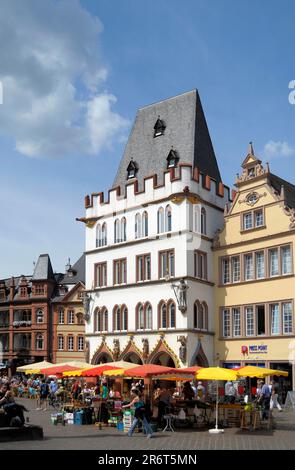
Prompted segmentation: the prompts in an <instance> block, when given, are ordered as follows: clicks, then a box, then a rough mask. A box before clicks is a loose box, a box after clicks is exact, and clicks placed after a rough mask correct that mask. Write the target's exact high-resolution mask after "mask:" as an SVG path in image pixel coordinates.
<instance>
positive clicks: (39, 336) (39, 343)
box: [36, 333, 44, 349]
mask: <svg viewBox="0 0 295 470" xmlns="http://www.w3.org/2000/svg"><path fill="white" fill-rule="evenodd" d="M36 349H44V337H43V334H42V333H37V334H36Z"/></svg>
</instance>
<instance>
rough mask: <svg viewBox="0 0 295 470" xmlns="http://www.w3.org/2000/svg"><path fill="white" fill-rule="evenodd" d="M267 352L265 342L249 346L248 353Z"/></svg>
mask: <svg viewBox="0 0 295 470" xmlns="http://www.w3.org/2000/svg"><path fill="white" fill-rule="evenodd" d="M257 353H260V354H267V345H266V344H254V345H250V346H249V354H257Z"/></svg>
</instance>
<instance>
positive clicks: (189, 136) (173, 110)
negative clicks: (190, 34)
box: [113, 90, 221, 189]
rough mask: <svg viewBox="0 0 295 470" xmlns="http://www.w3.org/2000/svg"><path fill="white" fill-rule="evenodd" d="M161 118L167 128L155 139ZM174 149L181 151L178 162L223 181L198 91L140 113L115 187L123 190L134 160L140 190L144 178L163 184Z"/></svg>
mask: <svg viewBox="0 0 295 470" xmlns="http://www.w3.org/2000/svg"><path fill="white" fill-rule="evenodd" d="M159 117H160V119H161V120H163V121H164V122H165V125H166V128H165V131H164V134H163V135H160V136H158V137H154V126H155V123H156V122H157V119H158V118H159ZM172 146H173V148H174V150H176V151H177V152H178V155H179V163H190V164H191V165H192V166H193V167H198V168H199V170H200V171H201V172H202V173H203V174H206V175H209V176H211V177H212V178H214V179H216V180H217V181H218V182H219V181H221V176H220V172H219V168H218V165H217V161H216V157H215V153H214V149H213V146H212V142H211V138H210V134H209V131H208V127H207V123H206V119H205V116H204V113H203V109H202V104H201V101H200V97H199V93H198V91H197V90H192V91H190V92H187V93H184V94H182V95H178V96H175V97H173V98H169V99H167V100H164V101H160V102H158V103H155V104H151V105H149V106H145V107H144V108H141V109H139V110H138V112H137V115H136V118H135V122H134V125H133V128H132V130H131V133H130V136H129V139H128V142H127V145H126V148H125V152H124V155H123V157H122V159H121V162H120V165H119V168H118V172H117V175H116V178H115V180H114V183H113V187H115V186H122V187H123V186H124V184H125V183H126V182H127V179H126V176H127V171H126V170H127V167H128V164H129V163H130V161H131V160H133V161H134V162H136V164H137V165H138V173H137V180H138V183H139V188H140V189H142V182H143V178H144V177H147V176H151V175H153V174H157V175H158V182H159V183H161V182H162V174H163V171H164V170H166V169H167V160H166V159H167V156H168V154H169V152H170V150H171V148H172ZM131 181H132V180H131Z"/></svg>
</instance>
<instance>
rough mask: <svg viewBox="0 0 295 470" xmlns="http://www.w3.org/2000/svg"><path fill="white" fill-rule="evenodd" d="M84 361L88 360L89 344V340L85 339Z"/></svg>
mask: <svg viewBox="0 0 295 470" xmlns="http://www.w3.org/2000/svg"><path fill="white" fill-rule="evenodd" d="M84 355H85V361H86V362H88V363H89V360H90V344H89V341H85V352H84Z"/></svg>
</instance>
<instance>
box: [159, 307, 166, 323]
mask: <svg viewBox="0 0 295 470" xmlns="http://www.w3.org/2000/svg"><path fill="white" fill-rule="evenodd" d="M159 323H160V325H159V327H160V328H167V305H166V304H165V303H164V302H163V303H162V304H161V306H160V322H159Z"/></svg>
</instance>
